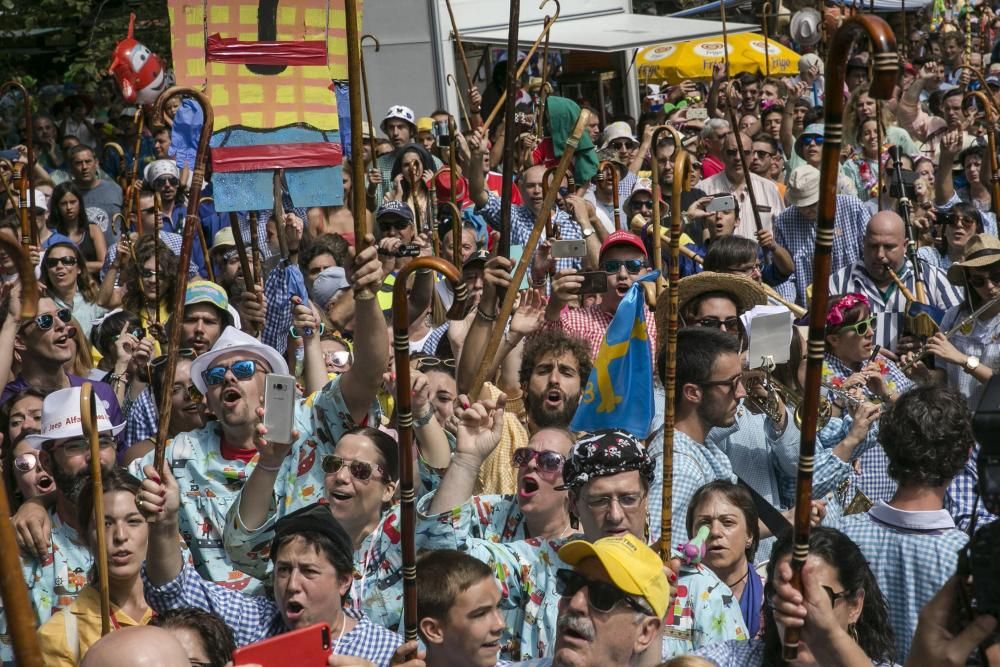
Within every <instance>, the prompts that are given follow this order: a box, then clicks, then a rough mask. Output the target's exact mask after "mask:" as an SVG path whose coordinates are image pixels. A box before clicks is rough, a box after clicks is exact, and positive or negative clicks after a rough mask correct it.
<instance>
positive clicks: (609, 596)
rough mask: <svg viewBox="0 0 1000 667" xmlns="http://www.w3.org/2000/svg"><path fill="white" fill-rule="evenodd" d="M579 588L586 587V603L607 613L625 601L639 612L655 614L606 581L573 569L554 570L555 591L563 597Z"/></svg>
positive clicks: (568, 596)
mask: <svg viewBox="0 0 1000 667" xmlns="http://www.w3.org/2000/svg"><path fill="white" fill-rule="evenodd" d="M581 588H586V589H587V604H589V605H590V606H591V607H592V608H593V609H594V610H596V611H599V612H601V613H604V614H607V613H609V612H611V611H613V610H614V608H615V607H617V606H618V605H619V604H621V603H623V602H624V603H625V604H626V605H628V606H629V607H631V608H632V609H634V610H635V611H637V612H639V613H640V614H645V615H647V616H655V614H654V613H653V612H652V610H650V609H649V607H648V606H647V605H646V604H644V603H642V602H640V601H639V600H636V599H635V598H634V597H632V596H631V595H629V594H628V593H626V592H625V591H623V590H622V589H620V588H618V587H617V586H615V585H614V584H611V583H608V582H606V581H594V580H593V579H588V578H587V577H585V576H583V575H582V574H580V573H579V572H574V571H573V570H559V571H557V572H556V593H558V594H559V595H561V596H562V597H564V598H571V597H573V596H574V595H576V594H577V592H579V590H580V589H581Z"/></svg>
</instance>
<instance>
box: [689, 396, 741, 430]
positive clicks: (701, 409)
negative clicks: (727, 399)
mask: <svg viewBox="0 0 1000 667" xmlns="http://www.w3.org/2000/svg"><path fill="white" fill-rule="evenodd" d="M728 408H729V406H728V404H727V403H724V402H722V401H702V402H701V403H700V404H699V405H698V417H700V418H701V420H702V421H703V422H704V423H706V424H708V425H709V426H711V427H716V426H719V427H723V428H724V427H727V426H732V425H733V424H734V423H735V422H736V418H735V417H731V416H730V415H729V409H728Z"/></svg>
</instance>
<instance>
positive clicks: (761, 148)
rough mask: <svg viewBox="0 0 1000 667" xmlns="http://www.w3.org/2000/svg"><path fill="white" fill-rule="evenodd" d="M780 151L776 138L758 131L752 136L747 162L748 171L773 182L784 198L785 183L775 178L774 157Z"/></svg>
mask: <svg viewBox="0 0 1000 667" xmlns="http://www.w3.org/2000/svg"><path fill="white" fill-rule="evenodd" d="M780 152H781V144H780V143H779V142H778V140H777V139H775V138H774V137H772V136H771V135H769V134H766V133H763V132H760V133H758V134H756V135H754V137H753V144H752V145H751V149H750V152H749V153H747V162H748V163H749V165H750V171H752V172H753V173H755V174H757V175H758V176H760V177H761V178H766V179H767V180H769V181H771V182H772V183H774V185H775V187H777V188H778V194H779V195H780V196H781V197H782V199H784V197H785V184H784V183H782V182H781V181H779V180H776V179H775V175H776V174H775V169H774V158H775V157H777V156H778V154H779V153H780Z"/></svg>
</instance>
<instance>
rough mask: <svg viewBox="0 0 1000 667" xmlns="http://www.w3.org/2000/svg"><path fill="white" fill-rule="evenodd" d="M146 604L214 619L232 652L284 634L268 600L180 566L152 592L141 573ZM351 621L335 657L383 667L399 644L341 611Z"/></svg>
mask: <svg viewBox="0 0 1000 667" xmlns="http://www.w3.org/2000/svg"><path fill="white" fill-rule="evenodd" d="M142 583H143V587H144V588H145V594H146V601H147V602H148V603H149V606H150V607H152V608H153V609H154V610H155V611H156V612H157V613H158V614H162V613H164V612H166V611H169V610H171V609H181V608H183V607H195V608H197V609H204V610H205V611H209V612H212V613H213V614H216V615H218V616H219V617H221V618H222V620H223V621H225V623H226V625H228V626H229V628H230V629H231V630H232V631H233V635H234V637H235V639H236V645H237V646H246V645H247V644H252V643H254V642H258V641H260V640H262V639H267V638H268V637H274V636H275V635H280V634H282V633H283V632H285V631H286V630H287V628H285V623H284V621H282V619H281V613H280V611H279V608H278V605H277V603H275V601H274V600H271V599H270V598H263V597H250V596H247V595H244V594H242V593H240V592H239V591H232V590H229V589H228V588H223V587H222V586H219V585H218V584H215V583H212V582H209V581H205V580H204V579H202V578H201V577H199V576H198V573H197V572H195V569H194V568H193V567H191V566H190V565H188V564H185V565H184V568H183V569H182V570H181V572H180V574H178V575H177V577H176V578H175V579H174V580H173V581H169V582H167V583H166V584H164V585H162V586H154V585H153V584H152V583H151V582H150V581H149V578H148V576H147V574H146V566H145V565H143V567H142ZM343 613H344V614H346V615H347V616H348V617H350V618H353V619H355V620H356V621H357V625H355V626H354V627H353V628H352V629H351V631H350V632H348V633H345V634H344V636H343V637H341V638H340V639H339V640H337V654H338V655H353V656H357V657H359V658H364V659H365V660H370V661H372V662H374V663H375V664H376V665H382V666H385V667H388V665H389V662H390V660H392V654H393V653H395V651H396V647H397V646H399V645H400V644H402V643H403V639H402V638H401V637H400V636H399V635H397V634H395V633H394V632H389V631H388V630H386V629H385V628H383V627H382V626H380V625H375V624H374V623H372V622H371V621H369V620H368V617H367V616H365V615H364V613H362V612H358V611H355V610H353V609H344V610H343Z"/></svg>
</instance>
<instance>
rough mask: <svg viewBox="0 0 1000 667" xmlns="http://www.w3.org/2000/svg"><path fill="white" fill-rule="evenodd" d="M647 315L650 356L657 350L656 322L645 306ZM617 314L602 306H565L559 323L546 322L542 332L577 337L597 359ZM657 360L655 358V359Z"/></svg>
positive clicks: (591, 355)
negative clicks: (551, 331)
mask: <svg viewBox="0 0 1000 667" xmlns="http://www.w3.org/2000/svg"><path fill="white" fill-rule="evenodd" d="M643 310H644V311H645V313H646V331H647V333H648V338H649V350H650V354H651V355H652V354H653V350H655V349H656V321H655V319H656V318H654V317H653V313H651V312H650V311H649V308H648V307H646V306H645V305H643ZM614 316H615V314H614V313H609V312H607V311H605V310H604V309H603V308H601V306H600V305H594V306H587V307H586V308H570V307H569V306H565V307H564V308H563V309H562V311H561V312H560V313H559V321H558V322H552V321H549V320H546V321H545V322H544V323H543V324H542V326H541V329H540V331H546V330H549V329H551V330H561V331H563V332H565V333H567V334H569V335H570V336H575V337H576V338H580V339H582V340H584V341H586V342H587V345H589V346H590V357H591V359H596V358H597V353H598V352H599V351H600V349H601V343H603V342H604V336H605V335H606V334H607V332H608V326H609V325H610V324H611V320H612V319H614ZM654 360H655V357H654Z"/></svg>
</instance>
